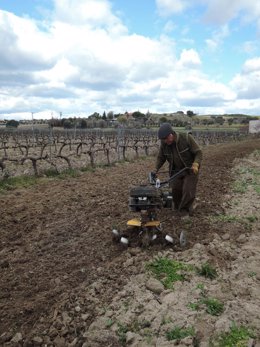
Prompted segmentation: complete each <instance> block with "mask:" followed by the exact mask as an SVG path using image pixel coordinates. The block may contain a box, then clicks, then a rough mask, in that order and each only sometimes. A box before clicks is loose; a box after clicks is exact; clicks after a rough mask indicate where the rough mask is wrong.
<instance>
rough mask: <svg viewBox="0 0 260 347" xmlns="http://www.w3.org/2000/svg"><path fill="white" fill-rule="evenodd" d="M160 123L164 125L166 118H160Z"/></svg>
mask: <svg viewBox="0 0 260 347" xmlns="http://www.w3.org/2000/svg"><path fill="white" fill-rule="evenodd" d="M159 121H160V123H166V122H167V118H166V117H161V118H160V119H159Z"/></svg>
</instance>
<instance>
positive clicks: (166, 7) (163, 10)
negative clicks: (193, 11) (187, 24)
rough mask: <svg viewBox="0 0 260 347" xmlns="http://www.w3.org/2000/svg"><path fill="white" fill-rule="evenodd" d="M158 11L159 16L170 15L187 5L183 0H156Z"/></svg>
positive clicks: (179, 11) (182, 9)
mask: <svg viewBox="0 0 260 347" xmlns="http://www.w3.org/2000/svg"><path fill="white" fill-rule="evenodd" d="M156 5H157V7H158V12H159V14H160V15H161V16H167V17H168V16H171V15H173V14H177V13H181V12H183V11H184V10H185V9H186V8H187V7H188V2H187V1H185V0H156Z"/></svg>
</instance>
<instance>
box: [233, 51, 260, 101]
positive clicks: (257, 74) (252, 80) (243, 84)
mask: <svg viewBox="0 0 260 347" xmlns="http://www.w3.org/2000/svg"><path fill="white" fill-rule="evenodd" d="M230 85H231V87H232V88H233V89H234V90H236V91H237V95H238V98H240V99H247V100H249V101H250V100H253V99H254V100H259V101H260V98H259V86H260V58H259V57H257V58H253V59H249V60H247V61H246V62H245V64H244V66H243V69H242V72H241V73H240V74H237V75H236V76H235V77H234V78H233V80H232V81H231V83H230ZM250 103H251V102H250Z"/></svg>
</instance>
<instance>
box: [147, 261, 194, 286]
mask: <svg viewBox="0 0 260 347" xmlns="http://www.w3.org/2000/svg"><path fill="white" fill-rule="evenodd" d="M146 267H147V269H148V270H150V271H151V272H152V273H153V274H154V275H155V277H156V278H157V279H158V280H160V281H161V282H162V284H163V285H164V287H165V288H168V289H172V288H173V283H174V282H176V281H185V279H186V275H187V272H190V271H193V270H194V267H193V266H191V265H186V264H184V263H181V262H178V261H175V260H171V259H168V258H163V257H162V258H158V259H156V260H154V261H153V262H151V263H148V264H147V265H146Z"/></svg>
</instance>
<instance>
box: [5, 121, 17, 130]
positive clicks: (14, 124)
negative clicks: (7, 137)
mask: <svg viewBox="0 0 260 347" xmlns="http://www.w3.org/2000/svg"><path fill="white" fill-rule="evenodd" d="M18 126H19V122H18V121H17V120H15V119H11V120H8V121H7V122H6V127H12V128H17V127H18Z"/></svg>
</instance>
